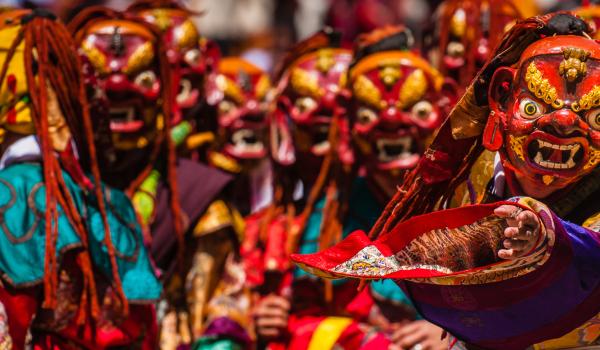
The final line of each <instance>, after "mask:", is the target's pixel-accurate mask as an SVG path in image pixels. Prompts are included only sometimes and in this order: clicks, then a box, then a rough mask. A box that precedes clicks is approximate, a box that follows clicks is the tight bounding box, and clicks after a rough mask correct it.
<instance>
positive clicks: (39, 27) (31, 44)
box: [0, 12, 128, 324]
mask: <svg viewBox="0 0 600 350" xmlns="http://www.w3.org/2000/svg"><path fill="white" fill-rule="evenodd" d="M20 19H21V26H20V29H19V31H18V34H17V36H16V37H15V39H14V41H13V43H12V44H11V46H10V49H9V51H8V53H7V57H6V61H5V62H4V65H3V67H2V70H1V73H0V85H2V84H3V82H4V81H5V79H6V76H7V72H8V66H9V63H10V61H11V60H12V58H13V57H14V54H15V52H16V49H17V47H18V46H19V45H20V44H21V43H22V42H23V41H24V60H25V74H26V77H27V84H28V87H29V95H30V98H31V106H32V113H31V115H32V118H33V122H34V125H35V129H36V134H37V136H38V139H39V142H40V145H41V152H42V165H43V175H44V184H45V190H46V201H45V202H46V211H45V213H44V219H45V220H44V229H45V232H46V241H45V245H46V250H45V262H44V265H45V273H44V302H43V305H42V306H43V307H44V308H50V309H53V308H55V307H56V305H57V299H56V289H57V283H58V282H57V281H58V270H59V266H58V261H57V252H56V241H57V238H58V205H60V206H61V207H62V208H63V210H64V212H65V215H66V217H67V218H68V220H69V222H70V223H71V225H73V227H74V229H75V232H77V234H78V236H79V237H80V239H81V242H82V245H83V247H84V249H83V251H82V252H81V253H79V255H78V261H79V262H80V267H81V269H82V273H83V276H84V292H83V295H82V297H81V304H80V308H79V314H78V317H77V321H78V323H79V324H82V323H84V322H85V321H86V315H88V311H89V312H90V315H91V317H92V318H93V319H96V318H97V317H98V315H99V304H98V300H97V294H96V285H95V279H94V272H93V267H92V263H91V257H90V252H89V238H88V232H87V230H86V225H85V224H84V223H83V221H82V218H81V216H80V214H79V212H78V210H77V208H76V205H75V203H74V200H73V198H72V197H71V195H70V192H69V190H68V188H67V185H66V184H65V182H64V179H63V177H62V172H61V165H60V162H59V160H60V159H61V154H59V157H58V158H57V157H56V156H55V152H54V150H53V148H52V144H51V141H50V136H49V131H48V102H49V95H48V92H49V89H52V92H54V94H55V95H56V98H57V100H58V102H59V105H60V107H61V111H62V113H63V115H64V117H65V119H66V121H67V125H68V126H69V129H70V131H71V134H72V136H73V140H74V141H75V144H76V145H77V146H78V148H77V149H78V150H79V152H81V157H82V163H84V164H86V165H88V166H89V169H88V170H90V171H91V173H92V177H93V181H94V193H95V196H96V200H97V202H98V207H99V208H98V209H99V211H100V214H101V217H102V221H103V224H104V234H105V237H104V241H105V244H106V245H107V250H108V254H109V257H110V261H111V266H112V269H113V271H112V272H113V282H114V286H115V289H116V292H117V294H118V296H119V297H120V299H121V302H122V305H123V308H124V312H125V313H127V312H128V304H127V299H126V298H125V295H124V292H123V288H122V285H121V280H120V276H119V273H118V266H117V261H116V258H115V251H114V247H113V244H112V239H111V234H110V228H109V226H108V220H107V215H106V206H105V201H104V195H103V191H102V186H101V182H100V175H99V170H98V164H97V161H96V149H95V147H94V143H93V138H92V129H91V120H90V116H89V110H88V105H87V98H86V94H85V90H84V86H83V78H82V76H81V68H80V67H81V65H80V62H79V59H78V57H77V55H76V48H75V45H74V44H73V41H72V39H71V37H70V35H69V33H68V31H67V30H66V28H65V27H64V26H63V25H62V24H60V23H58V22H57V21H56V20H55V19H54V18H51V17H50V16H48V15H45V16H41V15H39V14H38V13H36V12H23V15H22V16H21V18H20ZM73 92H75V94H74V95H73ZM80 121H83V125H81V124H80ZM84 135H85V136H84ZM74 178H75V177H74ZM80 185H83V184H80ZM88 302H91V304H90V305H88ZM88 309H89V310H88Z"/></svg>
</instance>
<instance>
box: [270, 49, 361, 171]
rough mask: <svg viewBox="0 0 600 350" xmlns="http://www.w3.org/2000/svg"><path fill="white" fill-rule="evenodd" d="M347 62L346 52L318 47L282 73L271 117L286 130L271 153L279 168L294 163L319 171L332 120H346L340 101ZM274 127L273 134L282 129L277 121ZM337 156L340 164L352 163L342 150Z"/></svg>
mask: <svg viewBox="0 0 600 350" xmlns="http://www.w3.org/2000/svg"><path fill="white" fill-rule="evenodd" d="M350 61H351V52H350V51H349V50H346V49H339V48H333V47H321V48H319V49H316V50H313V51H311V52H308V53H306V54H303V55H300V56H299V57H297V58H296V59H295V60H294V61H293V63H291V64H290V65H289V66H288V67H287V69H286V70H285V71H284V73H283V75H282V78H281V79H280V81H279V85H278V90H279V91H281V92H280V94H279V96H278V98H277V111H276V112H275V113H274V115H275V116H276V117H275V119H277V116H278V115H279V116H280V119H285V120H286V121H287V123H286V125H287V126H286V127H285V128H286V129H287V130H286V133H281V134H283V135H278V136H277V137H276V139H279V140H281V142H276V144H277V145H278V146H280V147H278V148H277V147H276V149H274V150H273V151H274V152H275V153H274V157H275V159H276V161H278V162H279V163H282V164H289V163H291V162H294V161H296V162H297V163H298V164H303V165H305V166H306V168H307V169H319V167H320V163H321V162H322V160H323V157H324V156H325V155H326V154H327V153H328V152H329V151H330V147H331V145H330V142H329V137H330V135H329V133H330V127H331V123H332V119H333V118H334V116H339V117H343V118H345V106H344V105H343V102H342V101H343V100H344V97H343V90H344V87H345V83H346V72H347V68H348V65H349V64H350ZM279 121H281V120H279ZM275 124H276V125H275V127H273V128H272V133H273V132H275V133H277V132H278V130H279V129H281V128H278V127H277V125H281V124H282V123H277V121H276V123H275ZM285 135H289V138H291V140H293V141H292V142H290V143H288V146H289V147H284V146H285V145H286V143H285V142H283V141H284V140H283V139H284V138H285ZM292 143H293V144H292ZM338 153H340V154H339V156H340V158H341V159H342V161H345V162H350V161H351V160H350V158H351V155H350V154H349V153H348V152H346V151H345V148H344V147H341V148H340V149H339V152H338ZM303 165H301V166H303ZM303 167H304V166H303Z"/></svg>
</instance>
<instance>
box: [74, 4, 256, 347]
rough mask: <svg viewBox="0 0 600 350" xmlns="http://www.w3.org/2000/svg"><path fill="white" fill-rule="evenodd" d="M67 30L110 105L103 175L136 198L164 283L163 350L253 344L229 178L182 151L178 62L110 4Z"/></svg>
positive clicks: (150, 30) (154, 33)
mask: <svg viewBox="0 0 600 350" xmlns="http://www.w3.org/2000/svg"><path fill="white" fill-rule="evenodd" d="M175 14H176V15H180V14H181V12H175ZM70 28H71V29H72V31H73V32H74V33H75V38H76V41H77V43H78V45H79V47H80V48H81V49H82V52H83V53H84V54H85V55H86V57H87V58H88V59H89V61H90V63H91V66H92V67H93V68H94V70H95V71H96V72H97V73H98V75H99V82H100V86H101V87H102V89H103V90H102V93H103V95H105V96H106V97H107V100H108V112H109V118H110V125H109V128H108V129H107V130H97V131H96V132H98V133H99V132H103V133H108V135H110V137H111V138H112V140H113V144H114V147H115V157H114V158H113V159H109V163H107V164H104V166H103V169H102V170H103V173H104V174H105V176H106V178H107V180H108V181H110V183H112V184H113V185H115V186H117V187H118V188H121V189H124V190H126V193H127V194H128V195H129V196H130V197H131V198H132V200H133V202H134V206H135V209H136V212H137V216H138V218H139V220H140V222H141V224H142V225H143V227H144V229H145V232H146V243H147V244H148V245H150V247H151V253H152V257H153V259H154V262H155V263H156V266H157V268H158V269H159V272H160V275H161V280H162V282H163V284H164V286H165V293H164V294H163V296H162V300H161V302H160V303H159V315H158V316H159V325H160V347H161V349H177V348H178V347H179V346H189V345H191V344H195V346H197V347H199V348H203V347H211V346H217V345H219V346H222V345H228V346H237V345H236V344H242V345H243V344H247V343H249V336H248V334H247V333H246V331H245V329H246V328H247V325H246V324H245V322H247V319H246V315H247V313H248V311H247V310H246V309H245V308H247V307H248V302H247V299H245V296H244V288H243V283H244V273H243V271H242V270H241V269H240V268H239V266H238V263H237V261H236V254H235V253H236V249H235V247H236V245H237V241H238V236H237V232H239V224H240V219H239V215H237V214H236V212H235V210H233V209H232V208H231V207H230V206H229V205H228V203H227V202H226V200H225V197H224V195H223V191H224V189H225V187H226V186H227V184H229V182H230V181H231V178H230V177H229V176H228V175H226V174H224V173H221V172H220V171H218V170H215V169H212V168H210V167H207V166H204V165H201V164H199V163H196V162H193V161H190V160H186V159H182V158H180V157H177V155H176V152H175V145H174V140H173V138H172V131H173V130H172V126H173V124H174V123H175V122H176V120H177V119H176V117H177V116H180V115H181V114H180V111H179V110H178V108H179V107H178V105H177V104H175V97H174V96H173V95H174V93H173V92H174V91H175V87H176V86H177V85H175V84H174V83H173V80H172V79H171V78H175V79H176V78H177V77H179V76H180V72H179V71H178V69H179V68H180V66H179V65H173V64H170V62H169V60H168V56H167V54H168V52H169V51H168V48H167V45H166V43H165V41H166V40H164V39H163V37H162V35H161V32H160V30H159V29H158V28H157V27H155V26H153V25H151V24H149V23H147V22H146V21H145V20H143V19H142V18H140V17H138V16H135V15H134V14H132V13H127V12H126V13H117V12H114V11H112V10H110V9H107V8H89V9H87V10H86V11H84V12H82V13H80V14H79V15H78V16H77V17H76V18H75V19H74V20H73V22H72V23H71V24H70ZM192 33H193V32H192ZM191 39H194V37H193V36H192V37H191ZM190 45H194V42H192V43H190ZM175 81H177V80H175Z"/></svg>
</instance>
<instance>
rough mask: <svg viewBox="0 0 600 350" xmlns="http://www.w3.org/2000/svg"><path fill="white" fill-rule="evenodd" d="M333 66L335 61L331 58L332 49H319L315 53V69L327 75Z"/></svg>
mask: <svg viewBox="0 0 600 350" xmlns="http://www.w3.org/2000/svg"><path fill="white" fill-rule="evenodd" d="M334 64H335V59H334V57H333V50H332V49H321V50H319V51H318V52H317V63H316V67H317V69H318V70H319V71H320V72H321V73H323V74H327V72H329V70H330V69H331V67H333V65H334Z"/></svg>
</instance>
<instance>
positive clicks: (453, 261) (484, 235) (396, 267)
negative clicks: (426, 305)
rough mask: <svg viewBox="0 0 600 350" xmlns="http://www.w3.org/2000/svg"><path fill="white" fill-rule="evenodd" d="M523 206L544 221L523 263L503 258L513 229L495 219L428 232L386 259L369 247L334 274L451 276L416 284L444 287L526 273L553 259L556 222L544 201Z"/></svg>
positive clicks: (481, 282) (487, 218) (376, 250)
mask: <svg viewBox="0 0 600 350" xmlns="http://www.w3.org/2000/svg"><path fill="white" fill-rule="evenodd" d="M519 202H520V203H521V204H524V205H529V206H530V207H531V208H532V210H533V211H534V212H536V213H537V214H538V215H539V216H540V218H541V220H542V223H543V227H542V232H541V235H542V239H540V242H539V243H538V245H537V246H536V247H535V248H534V249H533V250H532V252H531V253H530V254H529V255H527V256H525V257H522V258H520V259H514V260H502V259H500V258H498V256H497V252H498V250H499V249H501V247H502V242H503V240H504V229H505V228H506V227H507V225H506V222H505V220H504V219H501V218H499V217H497V216H495V215H490V216H487V217H484V218H482V219H480V220H478V221H476V222H474V223H471V224H468V225H464V226H461V227H457V228H453V229H449V228H442V229H435V230H432V231H429V232H425V233H424V234H422V235H420V236H419V237H417V238H416V239H414V240H413V241H411V242H410V243H409V244H408V245H407V246H406V247H405V248H404V249H402V250H401V251H399V252H396V253H395V255H392V256H384V255H383V254H382V253H381V251H379V250H378V249H377V247H375V246H373V245H370V246H367V247H365V248H363V249H361V250H360V251H359V252H358V253H357V254H355V255H354V256H353V257H352V258H351V259H349V260H347V261H345V262H343V263H341V264H339V265H338V266H336V267H334V268H333V269H332V270H331V272H332V273H333V274H336V273H337V274H344V275H351V276H356V277H364V278H376V277H382V276H386V275H389V274H391V273H394V272H398V271H403V270H415V269H426V270H433V271H437V272H441V273H443V274H448V276H441V277H431V278H418V279H414V281H417V282H421V283H433V284H442V285H455V284H484V283H491V282H496V281H501V280H506V279H509V278H514V277H517V276H521V275H524V274H526V273H529V272H531V271H533V270H535V269H536V268H537V267H538V266H540V265H542V264H543V263H544V262H545V261H546V260H547V259H548V257H549V256H550V250H551V248H552V246H553V245H554V223H553V222H552V219H551V216H550V214H549V213H550V212H549V211H548V209H547V208H546V207H543V206H542V205H541V204H540V203H532V202H531V201H530V200H529V199H521V200H519ZM320 275H323V272H321V273H320ZM324 277H327V276H324Z"/></svg>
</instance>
